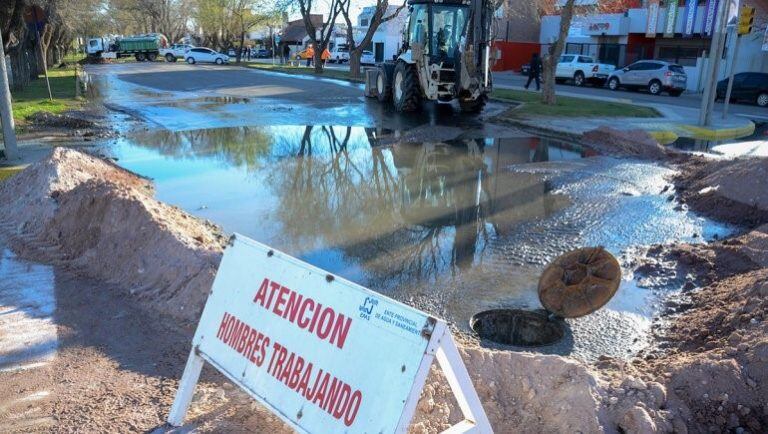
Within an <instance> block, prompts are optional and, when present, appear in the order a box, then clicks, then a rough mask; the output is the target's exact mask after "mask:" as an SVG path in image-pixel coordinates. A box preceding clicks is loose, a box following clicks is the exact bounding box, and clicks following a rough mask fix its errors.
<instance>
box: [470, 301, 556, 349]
mask: <svg viewBox="0 0 768 434" xmlns="http://www.w3.org/2000/svg"><path fill="white" fill-rule="evenodd" d="M469 326H470V327H472V330H474V331H475V333H477V334H478V335H479V336H480V337H481V338H483V339H488V340H489V341H493V342H496V343H499V344H505V345H515V346H518V347H540V346H544V345H551V344H554V343H556V342H558V341H559V340H561V339H562V338H563V337H564V336H565V327H564V326H563V322H562V321H561V320H559V319H554V318H553V319H550V318H549V316H548V315H547V313H546V312H541V311H529V310H521V309H494V310H486V311H484V312H480V313H478V314H475V315H474V316H473V317H472V319H471V320H470V321H469Z"/></svg>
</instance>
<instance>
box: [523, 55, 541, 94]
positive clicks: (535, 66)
mask: <svg viewBox="0 0 768 434" xmlns="http://www.w3.org/2000/svg"><path fill="white" fill-rule="evenodd" d="M540 76H541V57H539V53H533V55H531V63H529V68H528V82H527V83H525V88H526V89H528V86H530V85H531V81H533V80H536V92H538V91H539V90H540V89H541V80H540V79H539V77H540Z"/></svg>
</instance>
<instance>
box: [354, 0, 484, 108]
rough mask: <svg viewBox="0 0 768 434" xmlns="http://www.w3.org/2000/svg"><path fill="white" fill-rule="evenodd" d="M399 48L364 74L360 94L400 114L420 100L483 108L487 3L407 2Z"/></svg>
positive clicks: (473, 0) (452, 0) (478, 0)
mask: <svg viewBox="0 0 768 434" xmlns="http://www.w3.org/2000/svg"><path fill="white" fill-rule="evenodd" d="M408 6H409V8H408V20H407V21H406V28H405V29H404V31H403V44H402V46H401V48H400V51H399V52H398V54H397V58H396V59H395V60H392V61H386V62H383V63H379V64H377V65H376V67H375V68H372V69H368V70H367V71H366V83H365V93H366V96H368V97H371V98H373V97H375V98H378V99H379V101H381V102H386V101H390V100H391V101H392V103H393V104H394V106H395V109H397V111H400V112H410V111H415V110H418V109H419V108H420V107H421V102H422V100H424V99H427V100H432V101H442V102H448V101H452V100H454V99H457V100H458V102H459V106H460V107H461V110H462V111H464V112H479V111H481V110H482V109H483V106H484V105H485V102H486V100H487V98H488V93H490V91H491V72H490V67H491V66H490V61H491V59H490V42H491V40H492V39H491V21H492V17H493V11H492V10H491V8H490V3H489V1H488V0H471V1H470V0H463V1H462V0H445V1H430V0H410V1H409V2H408Z"/></svg>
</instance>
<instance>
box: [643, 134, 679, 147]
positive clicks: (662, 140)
mask: <svg viewBox="0 0 768 434" xmlns="http://www.w3.org/2000/svg"><path fill="white" fill-rule="evenodd" d="M646 132H647V133H648V135H650V136H651V137H653V139H654V140H656V141H657V142H659V144H662V145H669V144H670V143H674V142H675V141H676V140H677V139H679V138H680V136H678V135H677V133H675V132H674V131H665V130H651V131H648V130H646Z"/></svg>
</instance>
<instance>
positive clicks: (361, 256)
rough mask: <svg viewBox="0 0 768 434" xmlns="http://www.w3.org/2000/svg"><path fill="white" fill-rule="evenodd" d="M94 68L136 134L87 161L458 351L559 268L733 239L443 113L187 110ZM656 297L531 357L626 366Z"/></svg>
mask: <svg viewBox="0 0 768 434" xmlns="http://www.w3.org/2000/svg"><path fill="white" fill-rule="evenodd" d="M133 67H135V68H138V66H136V65H133ZM99 68H100V67H96V68H93V69H92V70H91V74H90V77H91V83H90V86H91V89H90V91H91V92H92V93H93V94H94V95H96V96H97V97H98V98H101V99H103V100H104V101H105V103H106V104H107V105H108V106H109V107H111V108H114V109H116V110H119V111H120V112H122V113H129V114H131V115H133V116H135V117H137V118H139V119H141V120H142V121H144V122H143V123H140V124H138V125H137V124H136V123H135V122H132V121H129V120H127V119H126V118H125V116H124V115H117V116H116V119H119V122H120V127H119V129H120V130H121V131H122V132H123V134H122V135H121V137H120V138H119V139H116V140H114V141H111V142H109V143H105V144H102V145H100V146H99V152H101V153H103V154H105V155H109V156H111V157H114V158H116V159H117V163H118V164H119V165H121V166H123V167H125V168H127V169H129V170H132V171H135V172H137V173H139V174H141V175H143V176H146V177H149V178H151V179H152V180H153V181H154V182H155V185H156V188H157V198H158V199H159V200H161V201H164V202H167V203H170V204H173V205H177V206H179V207H181V208H182V209H184V210H186V211H188V212H191V213H192V214H195V215H197V216H199V217H202V218H205V219H209V220H211V221H212V222H214V223H216V224H219V225H221V226H222V227H223V229H224V230H225V231H226V232H229V233H232V232H238V233H241V234H244V235H246V236H248V237H251V238H253V239H255V240H257V241H260V242H263V243H266V244H268V245H270V246H274V247H275V248H278V249H280V250H283V251H285V252H287V253H289V254H292V255H295V256H297V257H299V258H301V259H303V260H305V261H307V262H309V263H311V264H313V265H316V266H318V267H321V268H323V269H326V270H328V271H330V272H333V273H336V274H338V275H340V276H342V277H345V278H347V279H349V280H352V281H354V282H357V283H360V284H362V285H365V286H367V287H370V288H372V289H374V290H376V291H379V292H381V293H383V294H386V295H389V296H391V297H394V298H396V299H398V300H401V301H403V302H405V303H408V304H410V305H413V306H416V307H419V308H421V309H425V310H427V311H429V312H432V313H434V314H436V315H439V316H442V317H444V318H445V319H446V320H448V321H450V322H452V323H453V324H454V326H455V328H456V329H457V330H458V331H460V332H463V333H464V335H465V337H466V338H469V339H470V340H471V339H473V338H472V336H471V334H470V333H471V332H470V330H469V320H470V318H471V316H472V315H474V314H475V313H477V312H479V311H482V310H486V309H489V308H499V307H505V308H506V307H522V308H526V309H538V308H540V307H541V306H540V303H539V301H538V299H537V295H536V286H537V283H538V277H539V275H540V273H541V271H542V270H543V268H544V266H545V265H546V264H547V263H548V262H549V261H551V260H552V259H554V258H555V257H556V256H557V255H559V254H561V253H563V252H565V251H567V250H570V249H573V248H577V247H582V246H594V245H602V246H605V247H606V249H608V250H609V251H610V252H612V253H613V254H615V255H616V256H617V257H618V256H620V255H621V254H622V253H623V252H624V251H625V249H627V248H628V247H631V246H638V245H639V246H642V245H650V244H653V243H668V242H678V241H686V242H698V241H702V240H708V239H712V238H713V237H715V236H717V237H722V236H724V235H726V234H728V233H729V231H730V229H729V228H728V227H726V226H723V225H720V224H715V223H712V222H711V221H708V220H706V219H703V218H700V217H698V216H696V215H695V214H693V213H691V212H689V211H687V210H686V209H685V208H684V207H681V206H680V205H679V204H677V203H676V202H674V201H671V200H670V195H671V194H672V191H669V187H668V182H667V181H666V180H665V177H666V176H667V175H669V174H670V173H671V172H670V170H669V169H665V168H662V167H660V166H657V165H654V164H652V163H648V162H640V161H633V160H628V159H613V158H609V157H597V156H588V155H590V154H589V151H585V150H583V149H581V148H579V147H575V146H571V145H570V144H568V143H561V142H557V141H553V140H549V139H546V138H540V137H535V136H531V135H530V134H526V133H523V132H521V131H518V130H514V129H509V128H504V127H500V126H494V125H493V124H489V123H481V122H479V120H478V119H473V118H472V117H466V116H464V117H462V116H461V115H459V114H456V113H454V111H453V110H452V109H451V108H450V106H438V107H432V108H430V109H429V110H427V111H426V112H425V113H423V114H419V115H415V116H409V117H405V116H399V115H395V114H393V113H385V114H382V113H381V112H380V111H381V110H383V109H382V108H381V107H380V106H379V105H378V104H374V103H372V102H370V101H366V100H365V99H364V98H363V97H362V96H361V94H362V93H361V91H360V89H359V88H358V86H356V85H348V84H337V83H336V82H334V81H331V80H317V79H309V78H302V79H294V78H293V77H286V76H283V75H279V74H270V73H260V72H255V71H248V72H247V73H248V74H258V75H259V76H260V78H261V79H263V81H264V85H263V86H249V87H242V86H239V84H238V83H236V82H234V83H231V85H230V86H225V85H222V86H220V87H217V86H213V87H212V88H213V90H205V91H199V92H198V91H197V88H196V87H195V86H196V85H195V81H194V80H191V79H190V80H187V79H186V78H188V77H190V76H188V75H184V74H201V73H199V72H191V73H190V72H185V71H184V70H181V71H179V72H178V74H179V77H178V78H179V80H178V81H176V80H170V81H169V80H167V78H166V80H165V81H162V82H158V81H152V77H151V75H152V74H149V73H144V72H141V71H137V72H135V73H130V74H109V73H105V72H104V71H105V69H99ZM179 69H181V68H179ZM215 73H216V74H227V73H228V70H226V69H225V70H222V71H216V72H215ZM241 74H242V73H241ZM166 75H167V74H166ZM288 80H290V82H289V83H290V85H289V84H288V82H287V81H288ZM297 83H299V85H303V86H308V88H307V89H304V88H301V87H297V86H299V85H297ZM209 87H210V86H209ZM317 90H320V91H324V92H328V91H332V92H333V94H332V95H333V96H329V97H328V98H323V97H322V96H318V95H317V94H316V93H315V91H317ZM182 91H183V92H184V93H183V95H184V96H183V98H182V97H181V95H182V93H181V92H182ZM308 92H309V93H311V95H312V96H311V97H310V96H307V95H303V96H302V93H304V94H307V93H308ZM235 95H240V96H239V97H236V96H235ZM300 100H305V101H304V102H303V103H300V102H299V101H300ZM329 104H330V105H332V106H333V107H334V108H333V110H329V108H328V107H330V105H329ZM286 112H289V113H290V114H289V115H286ZM492 115H493V108H492V109H491V110H490V111H489V112H488V113H486V115H485V116H492ZM374 119H375V120H374ZM676 289H679V288H668V290H676ZM660 295H661V294H659V293H658V291H657V292H654V291H651V290H649V289H643V288H640V287H639V286H638V284H637V282H635V281H634V280H632V276H626V275H625V280H624V281H623V283H622V285H621V287H620V289H619V291H618V293H617V295H616V296H615V297H614V299H613V300H612V301H611V302H610V303H609V304H608V305H607V306H606V307H605V308H603V309H602V310H600V311H598V312H596V313H594V314H592V315H590V316H588V317H585V318H581V319H577V320H569V321H568V323H569V326H570V329H571V333H569V334H568V337H567V338H566V339H565V340H564V341H563V342H561V343H560V344H558V345H555V346H552V347H545V348H542V349H541V351H543V352H554V353H559V354H572V355H576V356H579V357H583V358H587V359H592V358H595V357H597V356H598V355H600V354H607V355H613V356H620V357H621V356H626V355H627V354H630V353H633V352H634V351H636V350H638V349H640V348H642V347H643V346H644V345H645V344H646V342H647V333H646V332H647V331H648V330H649V329H650V325H651V320H652V318H653V316H654V314H655V313H657V312H658V309H659V300H660V298H659V297H660ZM482 344H483V345H491V346H493V344H491V343H488V342H483V343H482Z"/></svg>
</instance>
